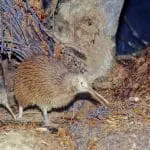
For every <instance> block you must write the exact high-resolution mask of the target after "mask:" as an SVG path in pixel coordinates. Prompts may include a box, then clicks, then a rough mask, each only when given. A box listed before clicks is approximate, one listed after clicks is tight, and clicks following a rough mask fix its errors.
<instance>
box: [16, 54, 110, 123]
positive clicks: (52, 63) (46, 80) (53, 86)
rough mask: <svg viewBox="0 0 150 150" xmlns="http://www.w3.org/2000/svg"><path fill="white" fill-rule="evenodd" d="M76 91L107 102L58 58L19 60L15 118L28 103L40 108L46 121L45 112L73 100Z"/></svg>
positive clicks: (20, 116) (44, 57)
mask: <svg viewBox="0 0 150 150" xmlns="http://www.w3.org/2000/svg"><path fill="white" fill-rule="evenodd" d="M80 92H89V93H90V94H91V95H92V96H93V98H95V99H96V100H97V101H98V102H99V103H101V102H102V103H104V104H106V105H109V102H108V101H107V100H106V99H104V98H103V97H102V96H101V95H99V94H98V93H96V92H95V91H94V90H93V89H92V88H91V87H90V86H89V85H88V83H87V81H86V79H85V77H84V76H83V75H82V74H75V73H74V74H73V73H70V72H68V70H67V68H66V67H65V66H64V65H63V63H61V61H59V60H57V59H55V58H52V57H51V58H49V57H47V56H44V55H40V56H34V57H33V58H31V59H30V60H25V61H24V62H22V63H21V64H20V65H19V67H18V70H17V72H16V75H15V80H14V94H15V97H16V99H17V101H18V104H19V118H22V115H23V108H25V107H27V106H28V105H29V104H31V105H37V106H39V108H40V109H41V111H42V113H43V116H44V122H45V124H46V125H49V119H48V114H47V112H48V111H50V110H52V108H61V107H64V106H66V105H68V104H69V103H71V101H73V98H74V96H75V95H76V94H77V93H80Z"/></svg>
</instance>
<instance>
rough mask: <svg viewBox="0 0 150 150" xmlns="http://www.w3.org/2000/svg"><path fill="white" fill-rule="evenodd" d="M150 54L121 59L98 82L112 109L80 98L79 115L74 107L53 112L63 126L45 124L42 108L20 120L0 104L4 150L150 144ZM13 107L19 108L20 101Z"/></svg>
mask: <svg viewBox="0 0 150 150" xmlns="http://www.w3.org/2000/svg"><path fill="white" fill-rule="evenodd" d="M149 56H150V55H149V51H148V52H146V53H144V54H142V55H140V56H137V57H134V58H127V59H125V60H124V59H121V61H120V60H119V62H118V64H117V65H116V68H114V71H113V73H111V75H110V77H108V79H107V81H106V80H100V79H99V81H96V83H95V85H93V86H94V88H95V90H97V91H98V92H100V93H101V94H103V95H104V96H105V97H106V98H107V99H108V100H109V101H110V102H111V104H112V107H111V108H110V109H109V108H106V107H104V106H98V105H94V104H92V103H90V102H88V101H85V102H84V104H82V102H81V101H79V102H76V103H75V104H74V107H76V106H80V108H79V107H77V109H76V111H75V117H74V119H71V117H72V115H73V109H72V108H70V109H69V110H66V111H65V112H52V113H53V117H54V118H53V121H54V122H56V123H58V124H59V128H58V132H54V133H51V132H50V131H49V130H48V129H46V128H43V127H42V125H41V123H40V122H41V121H42V115H41V113H40V112H39V111H38V110H37V109H28V110H26V111H25V113H24V116H23V120H21V121H20V120H13V119H12V117H11V116H10V114H9V113H8V112H7V110H6V109H4V108H3V107H0V150H1V149H3V150H10V149H11V150H20V149H21V150H150V86H149V85H150V83H149V77H150V68H149V67H150V62H149V61H150V59H149V58H150V57H149ZM99 82H101V84H99ZM8 83H9V82H8ZM101 85H103V86H101ZM8 89H9V88H8ZM10 89H11V88H10ZM10 101H11V98H10ZM12 109H13V112H15V114H17V113H18V107H17V105H14V104H12Z"/></svg>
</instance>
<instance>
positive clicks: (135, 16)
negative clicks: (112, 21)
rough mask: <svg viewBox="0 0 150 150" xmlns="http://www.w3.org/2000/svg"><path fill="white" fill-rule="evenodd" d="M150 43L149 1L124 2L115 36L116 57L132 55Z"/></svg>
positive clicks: (133, 0)
mask: <svg viewBox="0 0 150 150" xmlns="http://www.w3.org/2000/svg"><path fill="white" fill-rule="evenodd" d="M149 42H150V0H125V4H124V7H123V10H122V13H121V16H120V22H119V27H118V31H117V35H116V44H117V55H120V54H132V53H134V52H136V51H138V50H140V49H141V48H144V47H145V46H146V45H148V44H149Z"/></svg>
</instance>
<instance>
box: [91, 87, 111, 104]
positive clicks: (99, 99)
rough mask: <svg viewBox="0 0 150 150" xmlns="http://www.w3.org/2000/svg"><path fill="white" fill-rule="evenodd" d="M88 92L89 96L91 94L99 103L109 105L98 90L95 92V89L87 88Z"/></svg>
mask: <svg viewBox="0 0 150 150" xmlns="http://www.w3.org/2000/svg"><path fill="white" fill-rule="evenodd" d="M89 93H90V94H91V96H93V98H95V99H96V100H97V101H98V102H99V103H102V104H104V105H106V106H107V107H109V106H110V103H109V102H108V101H107V99H105V98H104V97H103V96H102V95H101V94H99V93H98V92H96V91H95V90H93V89H92V88H90V89H89Z"/></svg>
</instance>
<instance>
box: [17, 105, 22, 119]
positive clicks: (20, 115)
mask: <svg viewBox="0 0 150 150" xmlns="http://www.w3.org/2000/svg"><path fill="white" fill-rule="evenodd" d="M22 115H23V107H22V106H21V105H19V115H18V118H19V119H22Z"/></svg>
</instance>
